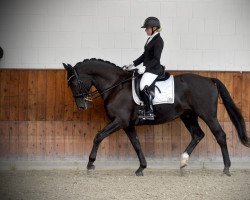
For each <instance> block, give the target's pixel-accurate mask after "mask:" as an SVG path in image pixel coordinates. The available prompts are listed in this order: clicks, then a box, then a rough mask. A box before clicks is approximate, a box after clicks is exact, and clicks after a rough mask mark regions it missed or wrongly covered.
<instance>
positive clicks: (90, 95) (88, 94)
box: [68, 72, 137, 101]
mask: <svg viewBox="0 0 250 200" xmlns="http://www.w3.org/2000/svg"><path fill="white" fill-rule="evenodd" d="M74 77H75V78H76V79H77V82H78V84H79V86H80V89H81V86H83V89H84V90H85V92H83V91H81V92H80V94H79V95H74V97H75V98H84V100H86V101H92V100H93V99H97V98H99V97H101V96H102V95H103V94H105V93H107V92H108V91H110V90H112V89H114V88H116V87H118V86H120V85H122V84H123V83H126V82H128V81H129V80H132V79H133V78H134V77H137V76H135V75H134V73H133V75H132V77H130V78H127V79H125V80H123V81H121V82H119V83H117V84H115V85H112V86H110V87H108V88H106V89H104V90H103V91H102V92H101V93H99V92H98V90H95V91H93V92H88V91H87V89H86V87H85V86H84V85H83V82H82V81H81V80H80V79H79V76H78V74H77V73H76V72H75V73H74V74H73V75H72V76H70V77H69V79H68V84H70V81H71V79H72V78H74ZM98 93H99V95H97V94H98ZM95 95H97V96H95Z"/></svg>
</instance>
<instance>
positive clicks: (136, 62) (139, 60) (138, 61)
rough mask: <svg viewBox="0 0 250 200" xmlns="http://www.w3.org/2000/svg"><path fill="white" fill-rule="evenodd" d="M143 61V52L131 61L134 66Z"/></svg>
mask: <svg viewBox="0 0 250 200" xmlns="http://www.w3.org/2000/svg"><path fill="white" fill-rule="evenodd" d="M143 61H144V53H143V54H142V55H141V56H140V57H139V58H137V59H136V60H134V61H133V63H134V65H135V66H137V65H139V64H141V63H142V62H143Z"/></svg>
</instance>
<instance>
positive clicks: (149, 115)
mask: <svg viewBox="0 0 250 200" xmlns="http://www.w3.org/2000/svg"><path fill="white" fill-rule="evenodd" d="M142 98H143V102H144V104H145V106H144V107H145V113H144V116H143V119H147V120H154V117H155V115H154V110H153V103H152V101H153V97H152V95H151V94H150V92H149V89H148V86H145V88H144V89H143V90H142Z"/></svg>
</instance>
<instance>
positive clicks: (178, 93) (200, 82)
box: [63, 58, 250, 176]
mask: <svg viewBox="0 0 250 200" xmlns="http://www.w3.org/2000/svg"><path fill="white" fill-rule="evenodd" d="M63 66H64V68H65V69H66V70H67V79H68V85H69V87H70V89H71V91H72V94H73V97H74V99H75V102H76V104H77V107H78V108H79V109H87V108H88V107H89V105H90V104H91V100H92V97H93V96H95V95H96V94H97V93H99V95H100V96H101V98H102V99H103V101H104V106H105V110H106V114H107V116H108V118H109V119H110V122H109V123H108V124H107V125H106V126H105V127H104V128H103V129H102V130H101V131H99V132H98V133H97V134H96V135H95V137H94V140H93V146H92V150H91V153H90V155H89V160H88V164H87V169H88V170H94V169H95V166H94V162H95V160H96V155H97V151H98V147H99V145H100V143H101V142H102V140H103V139H104V138H106V137H108V136H110V135H111V134H112V133H114V132H116V131H118V130H120V129H123V130H124V131H125V133H126V135H127V136H128V138H129V140H130V142H131V144H132V146H133V148H134V150H135V152H136V154H137V156H138V159H139V162H140V166H139V168H138V169H137V170H136V171H135V174H136V175H137V176H143V170H144V169H145V168H146V167H147V162H146V159H145V156H144V154H143V152H142V149H141V145H140V141H139V139H138V136H137V133H136V129H135V126H141V125H156V124H162V123H165V122H169V121H171V120H174V119H176V118H180V119H181V120H182V122H183V123H184V125H185V127H186V128H187V129H188V131H189V132H190V134H191V141H190V143H189V144H188V146H187V147H186V149H185V150H184V152H183V153H182V154H181V164H180V169H183V168H184V167H186V166H187V163H188V159H189V157H190V155H191V153H192V152H193V150H194V149H195V147H196V146H197V144H198V143H199V142H200V141H201V140H202V138H203V137H204V135H205V134H204V132H203V131H202V129H201V127H200V126H199V123H198V117H199V118H201V119H202V120H203V121H204V122H205V123H206V124H207V126H208V127H209V128H210V130H211V132H212V134H213V135H214V137H215V138H216V141H217V143H218V145H219V146H220V148H221V152H222V156H223V162H224V169H223V173H224V174H226V175H228V176H231V175H230V171H229V168H230V166H231V161H230V158H229V153H228V148H227V142H226V134H225V132H224V131H223V129H222V127H221V125H220V124H219V122H218V119H217V104H218V97H219V95H220V96H221V98H222V101H223V103H224V106H225V108H226V110H227V112H228V114H229V116H230V119H231V121H232V123H233V124H234V126H235V128H236V130H237V133H238V137H239V139H240V141H241V143H242V144H243V145H244V146H246V147H250V138H249V137H248V136H247V133H246V126H245V122H244V119H243V117H242V115H241V112H240V110H239V109H238V108H237V106H236V105H235V103H234V101H233V99H232V98H231V96H230V94H229V92H228V90H227V88H226V87H225V85H224V84H223V83H222V82H221V81H220V80H219V79H216V78H209V77H202V76H199V75H195V74H190V73H186V74H181V75H176V76H174V82H175V84H174V85H175V98H174V103H173V104H159V105H154V113H155V120H138V110H139V109H140V106H139V105H137V104H136V103H135V102H134V100H133V96H132V86H131V85H132V81H131V79H132V78H131V77H132V73H131V72H128V71H124V70H122V68H121V67H119V66H117V65H115V64H114V63H111V62H109V61H104V60H102V59H96V58H91V59H85V60H83V61H82V62H78V63H77V64H76V65H75V66H74V67H72V66H71V65H70V64H65V63H63ZM92 86H94V87H95V88H96V89H97V90H96V91H94V92H90V90H91V87H92Z"/></svg>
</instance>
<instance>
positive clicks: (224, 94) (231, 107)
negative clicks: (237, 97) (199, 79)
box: [211, 78, 250, 147]
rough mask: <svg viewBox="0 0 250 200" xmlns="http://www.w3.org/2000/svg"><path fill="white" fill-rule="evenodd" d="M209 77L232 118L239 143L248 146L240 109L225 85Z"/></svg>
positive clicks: (249, 144)
mask: <svg viewBox="0 0 250 200" xmlns="http://www.w3.org/2000/svg"><path fill="white" fill-rule="evenodd" d="M211 79H212V81H213V82H214V83H215V84H216V85H217V88H218V91H219V93H220V96H221V98H222V101H223V103H224V105H225V107H226V110H227V112H228V114H229V117H230V119H231V120H232V122H233V124H234V126H235V128H236V130H237V132H238V136H239V139H240V141H241V143H242V144H243V145H244V146H246V147H250V138H249V137H248V136H247V131H246V125H245V121H244V118H243V117H242V115H241V112H240V110H239V109H238V108H237V106H236V105H235V103H234V101H233V99H232V97H231V96H230V94H229V92H228V90H227V88H226V87H225V85H224V84H223V83H222V82H221V81H220V80H218V79H216V78H211Z"/></svg>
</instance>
